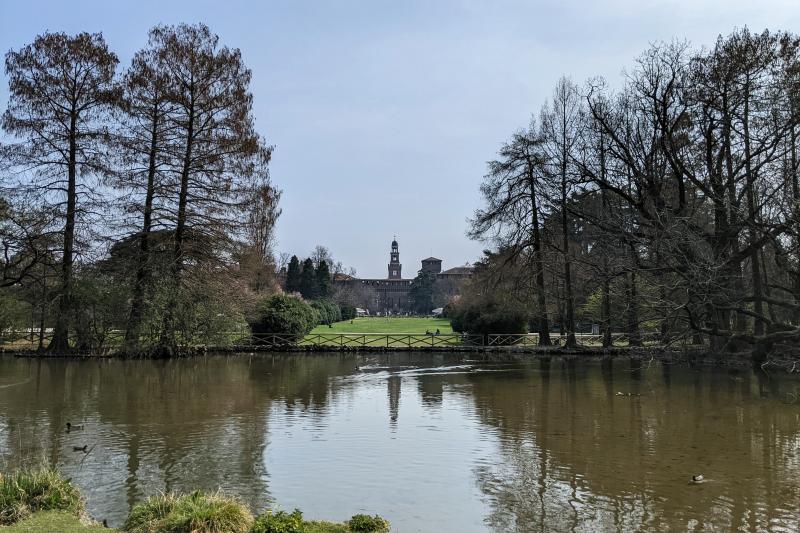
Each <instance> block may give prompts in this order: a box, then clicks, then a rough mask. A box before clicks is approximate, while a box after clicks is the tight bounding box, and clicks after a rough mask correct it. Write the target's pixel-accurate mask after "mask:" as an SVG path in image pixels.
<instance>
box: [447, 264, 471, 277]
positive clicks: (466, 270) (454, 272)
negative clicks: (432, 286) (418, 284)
mask: <svg viewBox="0 0 800 533" xmlns="http://www.w3.org/2000/svg"><path fill="white" fill-rule="evenodd" d="M469 274H472V267H471V266H460V267H453V268H448V269H447V270H445V271H443V272H441V273H440V274H439V275H440V276H442V275H445V276H446V275H451V276H466V275H469Z"/></svg>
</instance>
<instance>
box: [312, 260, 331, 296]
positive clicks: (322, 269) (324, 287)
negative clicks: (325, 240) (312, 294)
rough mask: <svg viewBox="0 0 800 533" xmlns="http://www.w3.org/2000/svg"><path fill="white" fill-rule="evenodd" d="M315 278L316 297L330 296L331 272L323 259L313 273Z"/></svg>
mask: <svg viewBox="0 0 800 533" xmlns="http://www.w3.org/2000/svg"><path fill="white" fill-rule="evenodd" d="M314 274H315V275H316V278H317V297H318V298H327V297H329V296H330V295H331V271H330V269H329V268H328V262H327V261H325V260H324V259H323V260H322V261H320V262H319V264H318V265H317V269H316V271H315V272H314Z"/></svg>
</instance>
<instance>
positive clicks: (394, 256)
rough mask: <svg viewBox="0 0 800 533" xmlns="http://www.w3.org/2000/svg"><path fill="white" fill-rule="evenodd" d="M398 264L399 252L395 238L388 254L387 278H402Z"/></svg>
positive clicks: (401, 266)
mask: <svg viewBox="0 0 800 533" xmlns="http://www.w3.org/2000/svg"><path fill="white" fill-rule="evenodd" d="M402 269H403V265H401V264H400V252H399V251H398V249H397V238H395V239H394V240H393V241H392V251H391V253H390V254H389V279H403V276H402V274H401V271H402Z"/></svg>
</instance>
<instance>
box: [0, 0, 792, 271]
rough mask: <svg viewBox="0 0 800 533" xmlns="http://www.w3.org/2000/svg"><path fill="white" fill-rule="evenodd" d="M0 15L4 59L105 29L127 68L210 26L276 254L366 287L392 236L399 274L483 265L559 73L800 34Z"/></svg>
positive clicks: (168, 0)
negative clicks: (530, 127) (161, 35)
mask: <svg viewBox="0 0 800 533" xmlns="http://www.w3.org/2000/svg"><path fill="white" fill-rule="evenodd" d="M0 13H1V14H0V50H2V51H3V52H5V51H7V50H8V49H10V48H19V47H20V46H21V45H23V44H25V43H27V42H30V41H31V40H32V39H33V37H34V36H35V35H36V34H37V33H39V32H42V31H44V30H48V29H49V30H52V31H66V32H70V33H74V32H78V31H82V30H86V31H102V32H103V33H104V35H105V37H106V39H107V41H108V43H109V45H110V46H111V48H112V49H113V50H114V51H116V52H117V54H118V55H119V56H120V59H121V62H122V64H123V65H127V64H128V62H129V61H130V58H131V56H132V54H133V52H135V51H136V50H137V49H138V48H140V47H141V46H142V45H144V43H145V41H146V38H147V30H148V29H149V28H150V27H151V26H153V25H155V24H157V23H160V22H161V23H178V22H198V21H202V22H205V23H206V24H208V25H209V26H210V27H211V28H212V29H213V30H214V31H215V32H217V33H218V34H219V35H220V37H221V39H222V41H223V42H224V43H225V44H227V45H229V46H232V47H239V48H241V50H242V53H243V56H244V59H245V61H246V63H247V65H249V66H250V68H251V69H252V70H253V85H252V90H253V93H254V97H255V115H256V120H257V127H258V129H259V131H260V132H261V133H262V134H263V135H264V136H265V137H266V138H267V139H268V140H269V141H270V142H271V143H272V144H274V145H275V146H276V151H275V158H274V161H273V165H272V176H273V180H274V182H275V183H276V185H277V186H279V187H280V188H282V189H283V190H284V196H283V206H282V207H283V211H284V214H283V216H282V217H281V220H280V223H279V227H278V230H277V235H278V239H279V243H278V251H286V252H291V253H297V254H298V255H303V254H308V253H309V252H310V251H311V250H312V249H313V247H314V246H315V245H316V244H323V245H325V246H328V247H329V248H330V249H331V251H332V252H333V254H334V256H335V257H336V258H337V259H339V260H341V261H343V262H344V263H345V264H346V265H351V266H353V267H355V268H356V269H357V270H358V273H359V274H360V275H363V276H385V275H386V263H387V262H388V255H389V243H390V241H391V240H392V236H393V235H394V234H397V236H398V241H399V242H400V258H401V261H402V262H403V264H404V274H405V275H406V276H413V275H414V273H415V272H416V270H417V269H418V268H419V260H420V259H421V258H423V257H427V256H429V255H435V256H436V257H439V258H441V259H443V260H444V266H445V267H450V266H456V265H460V264H463V263H465V262H467V261H472V260H474V259H475V258H476V257H478V256H479V255H480V251H481V249H482V248H483V246H482V245H481V244H480V243H475V242H471V241H469V240H468V239H467V238H466V237H465V236H464V232H465V229H466V219H467V218H468V217H469V216H470V215H471V214H472V212H473V210H474V209H475V208H476V207H477V206H478V205H479V202H480V197H479V194H478V185H479V182H480V180H481V176H482V175H483V174H484V171H485V162H486V161H487V160H489V159H491V158H492V157H493V155H494V152H495V151H496V150H497V148H498V147H499V145H500V144H501V143H502V141H503V140H504V139H505V138H507V137H508V136H509V135H510V134H511V133H512V132H513V131H514V130H515V129H516V128H518V127H520V126H523V125H525V124H526V122H527V121H528V117H529V115H530V114H531V113H532V112H537V111H538V109H539V107H540V106H541V104H542V102H543V100H544V99H545V98H546V97H547V96H548V95H549V94H550V92H551V89H552V87H553V85H554V83H555V82H556V80H557V79H558V77H559V76H560V75H562V74H568V75H570V76H572V77H573V79H575V80H576V81H579V82H581V81H583V80H585V79H586V78H588V77H590V76H596V75H602V76H605V77H606V78H608V79H609V81H611V82H612V83H616V82H618V80H619V78H620V73H621V71H622V69H623V68H627V67H630V65H631V64H632V62H633V59H634V58H635V57H636V56H637V55H639V53H641V52H642V51H643V50H644V49H645V48H646V47H647V46H648V43H649V42H652V41H657V40H669V39H672V38H681V39H688V40H690V41H691V42H693V43H694V44H703V45H711V44H712V43H713V41H714V39H715V38H716V36H717V35H718V34H719V33H728V32H730V31H731V30H732V29H733V28H734V27H737V26H738V27H741V26H744V25H747V26H749V27H750V28H751V29H753V30H762V29H764V28H765V27H768V28H770V29H786V30H791V31H796V32H800V1H799V0H758V1H756V0H708V1H704V0H683V1H678V0H660V1H648V0H639V1H636V0H606V1H593V2H590V1H585V2H579V1H562V2H555V1H553V2H546V1H527V2H523V1H513V0H509V1H501V0H491V1H490V0H486V1H483V2H478V1H470V0H440V1H435V0H427V1H425V0H395V1H392V2H390V1H379V0H363V1H348V0H338V1H326V2H321V1H320V2H310V1H305V2H304V1H299V0H285V1H263V2H255V1H253V2H244V1H226V2H222V1H218V2H209V1H199V0H192V1H172V0H161V1H159V2H154V1H136V2H123V1H110V0H105V1H97V2H88V1H87V2H83V1H73V2H60V1H31V0H29V1H25V2H23V1H17V0H7V1H5V2H3V3H2V10H1V11H0ZM1 81H2V83H0V108H4V107H5V103H6V100H7V80H6V78H5V76H4V75H2V80H1Z"/></svg>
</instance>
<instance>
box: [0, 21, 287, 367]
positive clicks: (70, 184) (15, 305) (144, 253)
mask: <svg viewBox="0 0 800 533" xmlns="http://www.w3.org/2000/svg"><path fill="white" fill-rule="evenodd" d="M5 69H6V73H7V77H8V82H9V100H8V104H7V108H6V110H5V112H4V114H3V117H2V128H3V131H4V133H5V138H6V139H7V141H8V142H6V143H5V144H3V145H2V147H0V150H2V151H1V152H0V162H2V166H0V185H2V190H1V193H0V196H1V197H0V240H1V241H2V244H3V249H4V254H3V258H2V278H1V279H0V287H2V288H0V291H2V294H0V297H1V298H2V299H3V301H4V302H6V303H8V304H9V306H8V309H14V310H15V311H14V313H22V314H24V315H27V316H25V317H23V319H20V318H19V317H18V316H16V315H13V316H12V314H10V313H6V314H5V316H4V317H3V318H4V319H5V324H0V326H2V327H4V328H8V327H9V323H10V322H12V321H16V322H17V323H19V322H22V323H25V324H29V325H31V324H36V326H37V329H38V330H39V331H38V333H39V338H40V348H44V347H45V341H44V339H45V338H46V337H50V339H49V345H48V346H47V347H48V348H49V349H50V350H56V351H60V352H62V351H68V350H71V349H75V348H80V349H97V348H101V347H102V346H103V345H104V344H105V343H107V342H109V339H110V337H111V336H112V335H119V334H120V333H119V332H120V331H121V332H122V333H121V334H122V335H124V346H125V349H126V350H128V351H132V352H138V351H141V350H158V351H166V352H170V351H172V350H174V349H175V348H176V347H177V346H179V345H181V344H185V343H194V342H213V336H214V335H215V334H217V333H218V332H225V331H230V330H231V329H233V328H235V327H237V326H239V325H241V324H244V322H245V318H246V315H247V313H248V312H249V311H251V310H253V309H255V308H256V307H257V304H258V301H259V298H263V297H260V296H259V295H260V294H261V293H264V292H267V293H271V292H274V291H275V290H277V289H278V287H277V281H276V278H275V268H274V260H273V254H272V249H271V248H272V238H273V227H274V224H275V221H276V219H277V217H278V216H279V214H280V210H279V208H278V202H279V199H280V191H278V190H277V189H276V188H274V187H273V185H272V183H271V181H270V176H269V171H268V165H269V162H270V158H271V155H272V148H271V147H270V146H269V145H267V144H266V143H265V141H264V139H262V138H261V137H260V136H259V135H258V133H257V132H256V129H255V126H254V120H253V114H252V103H253V96H252V94H251V92H250V80H251V73H250V71H249V70H248V69H247V67H246V66H245V64H244V62H243V60H242V57H241V53H240V52H239V50H238V49H234V48H228V47H226V46H224V45H221V44H220V42H219V39H218V37H217V36H216V35H214V34H213V33H212V32H211V31H210V29H209V28H208V27H207V26H205V25H202V24H197V25H186V24H181V25H178V26H157V27H155V28H153V29H152V30H151V31H150V33H149V38H148V41H147V44H146V45H145V47H144V48H143V49H141V50H139V51H138V52H136V54H135V55H134V56H133V59H132V61H131V63H130V65H129V66H128V67H127V68H125V69H120V68H119V60H118V58H117V56H116V54H114V52H112V51H111V50H109V48H108V46H107V44H106V41H105V39H104V38H103V36H102V35H101V34H89V33H81V34H78V35H67V34H64V33H45V34H43V35H40V36H37V37H36V38H35V39H34V40H33V42H32V43H30V44H28V45H26V46H23V47H22V48H20V49H19V50H11V51H10V52H8V53H7V54H6V57H5ZM3 307H5V306H3ZM0 315H2V313H0ZM32 329H33V326H32V325H31V331H30V334H31V337H32V338H33V331H32ZM51 329H52V336H50V335H49V333H48V332H49V331H50V330H51ZM112 332H114V333H112Z"/></svg>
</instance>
